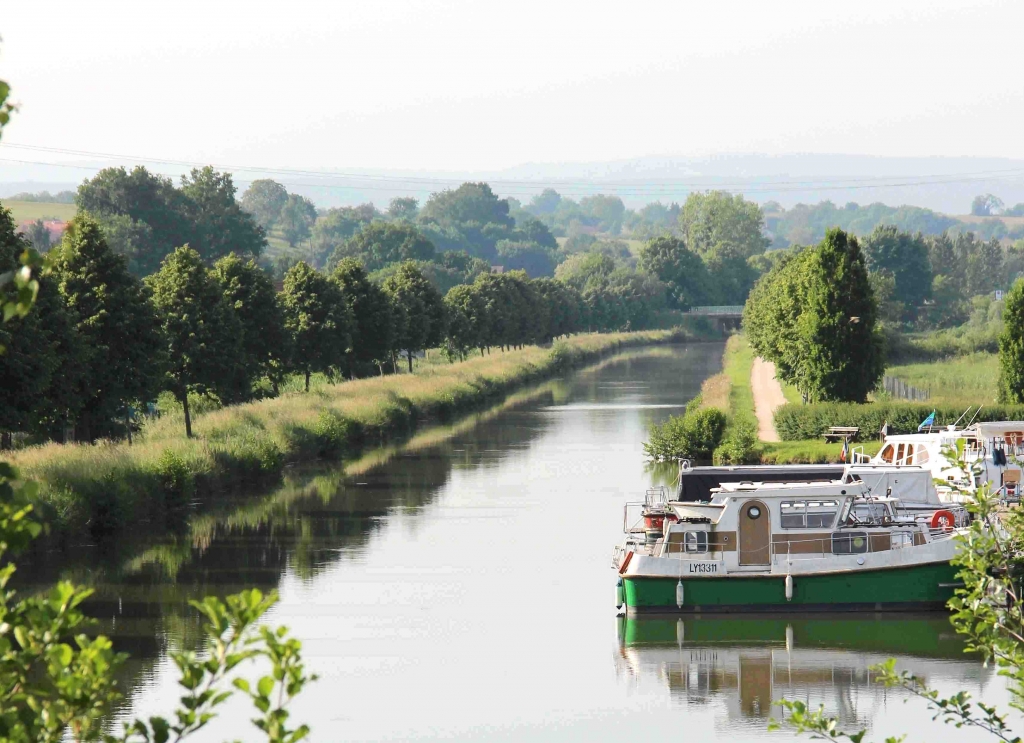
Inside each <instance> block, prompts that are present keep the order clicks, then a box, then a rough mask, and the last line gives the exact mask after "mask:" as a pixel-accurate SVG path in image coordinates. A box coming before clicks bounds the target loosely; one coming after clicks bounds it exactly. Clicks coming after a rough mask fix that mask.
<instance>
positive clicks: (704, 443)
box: [644, 397, 725, 460]
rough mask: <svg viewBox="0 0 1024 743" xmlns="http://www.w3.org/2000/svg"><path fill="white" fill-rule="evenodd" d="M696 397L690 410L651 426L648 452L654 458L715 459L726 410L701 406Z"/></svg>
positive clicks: (647, 443) (690, 405)
mask: <svg viewBox="0 0 1024 743" xmlns="http://www.w3.org/2000/svg"><path fill="white" fill-rule="evenodd" d="M699 405H700V398H699V397H697V398H694V399H693V400H692V401H691V402H690V404H689V405H687V407H686V413H685V414H683V415H676V416H673V417H671V418H669V419H668V420H667V421H665V422H664V423H662V424H661V425H660V426H655V427H654V428H652V429H651V433H650V440H649V441H648V442H646V443H645V444H644V451H645V452H646V453H647V455H648V456H649V457H651V458H653V459H683V458H689V459H699V460H709V459H711V455H712V452H714V451H715V449H716V447H718V445H719V443H720V442H721V441H722V434H723V433H724V432H725V413H723V412H722V411H721V410H719V409H718V408H700V407H699Z"/></svg>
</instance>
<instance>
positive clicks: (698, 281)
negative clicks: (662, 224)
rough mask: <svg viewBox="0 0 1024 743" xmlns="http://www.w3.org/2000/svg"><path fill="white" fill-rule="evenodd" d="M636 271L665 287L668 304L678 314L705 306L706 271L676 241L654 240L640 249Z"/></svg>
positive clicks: (701, 262) (691, 253) (665, 238)
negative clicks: (695, 306)
mask: <svg viewBox="0 0 1024 743" xmlns="http://www.w3.org/2000/svg"><path fill="white" fill-rule="evenodd" d="M637 267H638V268H639V269H640V270H641V271H646V272H647V273H650V274H654V275H655V276H657V277H658V278H659V279H661V280H662V281H664V282H665V284H666V285H667V286H668V296H669V301H670V303H671V304H672V306H673V307H677V308H679V309H681V310H686V309H689V308H690V307H691V306H692V305H697V304H706V303H707V300H708V297H709V292H710V288H711V287H710V278H709V275H708V269H707V267H706V266H705V265H704V262H703V261H702V260H701V259H700V256H698V255H697V254H696V253H694V252H693V251H691V250H687V249H686V245H684V244H683V241H682V240H680V239H679V238H677V237H667V236H666V237H656V238H654V239H653V240H649V241H647V243H645V244H644V245H643V246H642V247H641V248H640V260H639V262H638V263H637Z"/></svg>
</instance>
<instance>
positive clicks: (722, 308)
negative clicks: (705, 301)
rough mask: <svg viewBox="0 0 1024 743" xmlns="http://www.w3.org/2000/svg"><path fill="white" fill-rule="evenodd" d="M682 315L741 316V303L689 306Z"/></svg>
mask: <svg viewBox="0 0 1024 743" xmlns="http://www.w3.org/2000/svg"><path fill="white" fill-rule="evenodd" d="M683 314H684V315H701V316H703V317H735V318H741V317H743V305H742V304H719V305H702V306H698V307H691V308H690V309H688V310H687V311H686V312H684V313H683Z"/></svg>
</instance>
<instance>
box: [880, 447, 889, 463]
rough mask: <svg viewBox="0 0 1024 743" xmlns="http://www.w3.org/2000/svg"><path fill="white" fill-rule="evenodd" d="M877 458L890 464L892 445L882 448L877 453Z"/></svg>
mask: <svg viewBox="0 0 1024 743" xmlns="http://www.w3.org/2000/svg"><path fill="white" fill-rule="evenodd" d="M878 456H879V457H881V459H882V461H883V462H888V463H889V464H892V444H886V445H885V446H883V447H882V451H880V452H879V453H878Z"/></svg>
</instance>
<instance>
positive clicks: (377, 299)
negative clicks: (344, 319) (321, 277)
mask: <svg viewBox="0 0 1024 743" xmlns="http://www.w3.org/2000/svg"><path fill="white" fill-rule="evenodd" d="M331 279H332V280H333V281H334V282H335V283H336V284H337V285H338V288H339V289H341V294H342V296H343V297H344V299H345V302H346V304H347V305H348V307H349V309H350V311H351V313H352V357H353V360H354V361H355V362H357V363H361V364H377V365H378V366H379V365H381V364H383V362H384V360H385V359H387V357H388V354H389V353H390V352H391V349H392V348H393V347H394V337H395V321H394V318H393V316H392V311H391V302H390V300H389V299H388V296H387V295H386V294H385V293H384V291H383V290H382V289H381V288H380V287H379V286H377V284H375V283H373V282H372V281H370V279H369V277H368V276H367V274H366V269H364V268H363V266H362V264H360V263H359V261H357V260H355V259H354V258H342V259H341V261H339V262H338V265H337V266H335V267H334V271H333V272H332V273H331Z"/></svg>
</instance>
